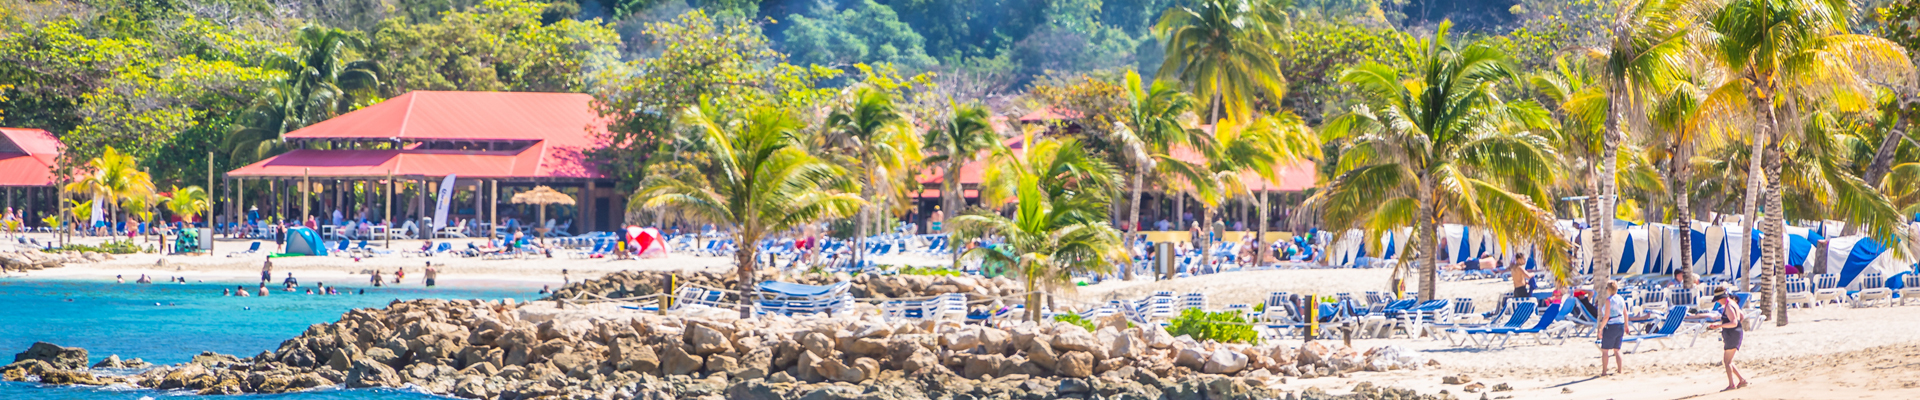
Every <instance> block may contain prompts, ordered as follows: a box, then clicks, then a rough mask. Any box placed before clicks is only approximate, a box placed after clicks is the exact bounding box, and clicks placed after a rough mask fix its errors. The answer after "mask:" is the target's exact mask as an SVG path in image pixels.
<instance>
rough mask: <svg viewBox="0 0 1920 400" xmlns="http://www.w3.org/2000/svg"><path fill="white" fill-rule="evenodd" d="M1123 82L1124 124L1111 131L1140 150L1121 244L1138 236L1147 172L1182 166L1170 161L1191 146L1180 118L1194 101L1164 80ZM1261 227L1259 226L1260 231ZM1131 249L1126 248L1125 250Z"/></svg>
mask: <svg viewBox="0 0 1920 400" xmlns="http://www.w3.org/2000/svg"><path fill="white" fill-rule="evenodd" d="M1126 80H1127V81H1126V85H1127V87H1126V91H1127V114H1126V115H1125V116H1123V118H1124V119H1125V123H1124V124H1120V125H1119V126H1118V127H1116V128H1115V130H1117V131H1123V133H1122V135H1123V136H1129V137H1132V138H1133V140H1132V141H1131V142H1133V143H1137V144H1138V145H1139V147H1140V149H1139V151H1138V152H1137V154H1133V157H1134V158H1135V159H1134V160H1133V164H1134V171H1133V184H1132V185H1131V186H1132V187H1133V201H1130V202H1128V203H1129V204H1130V206H1131V208H1132V211H1131V213H1130V214H1129V216H1128V217H1127V220H1128V221H1131V222H1132V223H1131V224H1128V226H1129V229H1128V231H1127V237H1126V240H1125V241H1124V243H1132V241H1133V240H1134V238H1135V237H1137V236H1139V234H1140V192H1141V191H1143V190H1145V189H1146V175H1147V173H1148V171H1152V170H1155V169H1156V168H1159V167H1160V166H1161V165H1162V164H1161V161H1160V160H1165V162H1167V163H1185V162H1184V161H1181V160H1179V159H1175V158H1173V157H1172V152H1173V147H1174V146H1178V145H1187V144H1189V143H1191V140H1190V138H1191V136H1192V135H1193V134H1194V133H1193V132H1194V130H1192V129H1188V128H1187V127H1186V125H1185V124H1182V123H1181V120H1180V119H1181V118H1182V117H1183V116H1185V115H1186V114H1187V113H1189V112H1192V111H1193V107H1194V101H1193V96H1188V95H1187V94H1186V92H1182V91H1180V89H1179V88H1176V87H1174V85H1173V84H1172V83H1169V82H1168V81H1166V80H1159V81H1156V82H1154V83H1153V85H1152V86H1151V87H1148V88H1145V89H1142V88H1141V82H1140V74H1138V73H1134V72H1133V71H1127V77H1126ZM1261 220H1262V221H1264V220H1265V218H1262V219H1261ZM1265 226H1266V225H1265V224H1262V225H1261V227H1262V228H1264V227H1265ZM1132 248H1133V247H1132V246H1128V247H1127V249H1128V250H1129V251H1131V250H1132ZM1121 271H1122V272H1121V273H1122V275H1123V277H1124V278H1125V279H1127V280H1132V279H1133V268H1121Z"/></svg>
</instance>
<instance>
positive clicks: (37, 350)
mask: <svg viewBox="0 0 1920 400" xmlns="http://www.w3.org/2000/svg"><path fill="white" fill-rule="evenodd" d="M26 360H40V361H45V362H47V365H48V366H52V367H53V368H57V369H81V368H86V367H87V349H82V348H79V347H60V345H56V344H53V343H47V342H35V343H34V344H33V346H32V347H28V348H27V351H23V352H20V354H15V355H13V361H14V362H21V361H26Z"/></svg>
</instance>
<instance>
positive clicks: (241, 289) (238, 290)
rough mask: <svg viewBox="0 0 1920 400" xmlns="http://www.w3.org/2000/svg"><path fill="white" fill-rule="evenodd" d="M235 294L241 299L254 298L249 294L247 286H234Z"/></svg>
mask: <svg viewBox="0 0 1920 400" xmlns="http://www.w3.org/2000/svg"><path fill="white" fill-rule="evenodd" d="M233 293H234V295H235V296H240V297H247V296H252V295H251V294H247V287H246V286H234V287H233Z"/></svg>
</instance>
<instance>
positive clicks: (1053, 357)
mask: <svg viewBox="0 0 1920 400" xmlns="http://www.w3.org/2000/svg"><path fill="white" fill-rule="evenodd" d="M1027 359H1029V360H1033V363H1034V364H1038V365H1040V367H1042V368H1046V369H1047V370H1049V371H1052V370H1054V368H1056V365H1055V363H1056V362H1058V361H1059V360H1060V355H1059V354H1058V353H1054V352H1053V345H1050V344H1047V342H1044V341H1038V340H1035V341H1033V345H1032V347H1028V348H1027Z"/></svg>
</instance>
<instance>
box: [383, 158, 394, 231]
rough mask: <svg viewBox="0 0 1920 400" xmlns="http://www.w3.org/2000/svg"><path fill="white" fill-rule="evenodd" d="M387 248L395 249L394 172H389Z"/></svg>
mask: <svg viewBox="0 0 1920 400" xmlns="http://www.w3.org/2000/svg"><path fill="white" fill-rule="evenodd" d="M386 207H387V218H386V221H385V222H386V223H387V248H389V249H391V248H393V228H394V227H393V170H387V201H386Z"/></svg>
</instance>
